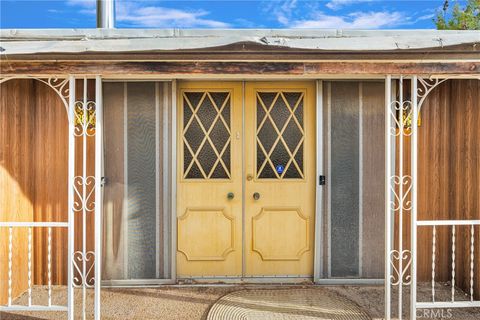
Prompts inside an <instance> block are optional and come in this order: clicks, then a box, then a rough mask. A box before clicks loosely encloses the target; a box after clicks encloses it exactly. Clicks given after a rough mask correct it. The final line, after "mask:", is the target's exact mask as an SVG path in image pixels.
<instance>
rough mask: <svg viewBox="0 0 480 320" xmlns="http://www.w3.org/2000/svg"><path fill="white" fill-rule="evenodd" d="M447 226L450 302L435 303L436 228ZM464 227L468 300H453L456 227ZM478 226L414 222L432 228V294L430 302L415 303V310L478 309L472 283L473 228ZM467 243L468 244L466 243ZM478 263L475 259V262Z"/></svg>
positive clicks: (476, 222) (457, 222) (469, 222)
mask: <svg viewBox="0 0 480 320" xmlns="http://www.w3.org/2000/svg"><path fill="white" fill-rule="evenodd" d="M439 226H447V227H451V260H452V265H451V268H452V271H451V285H452V288H451V300H450V301H436V298H435V293H436V291H435V276H436V274H435V272H436V254H437V249H436V246H437V227H439ZM459 226H464V227H466V228H468V230H469V231H468V232H469V235H470V237H469V239H470V241H469V245H470V246H469V252H470V261H469V265H470V273H469V275H467V276H469V277H470V281H469V285H470V286H469V290H468V291H469V292H467V294H469V296H470V297H469V300H455V283H456V279H455V277H456V261H455V260H456V250H457V248H456V246H457V243H456V239H457V227H459ZM476 226H480V220H420V221H417V222H416V227H417V228H418V227H431V228H432V231H433V232H432V280H431V286H432V288H431V292H432V296H431V298H432V301H431V302H423V301H415V308H416V309H424V308H469V307H470V308H472V307H480V300H475V299H474V281H475V272H474V271H475V267H477V268H478V267H479V266H476V265H475V227H476ZM467 243H468V242H467ZM478 261H480V260H479V259H478V258H477V262H478Z"/></svg>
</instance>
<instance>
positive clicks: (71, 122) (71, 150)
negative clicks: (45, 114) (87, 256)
mask: <svg viewBox="0 0 480 320" xmlns="http://www.w3.org/2000/svg"><path fill="white" fill-rule="evenodd" d="M68 90H69V97H68V117H67V118H68V258H67V290H68V291H67V294H68V302H67V305H68V319H69V320H73V318H74V295H73V294H74V292H73V252H74V241H75V215H74V207H73V201H74V179H75V77H74V76H73V75H70V76H69V86H68Z"/></svg>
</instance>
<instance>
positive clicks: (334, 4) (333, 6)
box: [325, 0, 376, 10]
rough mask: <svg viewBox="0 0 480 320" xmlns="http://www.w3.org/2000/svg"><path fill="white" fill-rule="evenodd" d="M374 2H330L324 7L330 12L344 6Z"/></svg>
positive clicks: (361, 0) (350, 0) (348, 0)
mask: <svg viewBox="0 0 480 320" xmlns="http://www.w3.org/2000/svg"><path fill="white" fill-rule="evenodd" d="M373 1H376V0H331V1H330V2H328V3H327V4H326V5H325V6H326V7H327V8H329V9H331V10H339V9H341V8H343V7H345V6H348V5H351V4H354V3H361V2H373Z"/></svg>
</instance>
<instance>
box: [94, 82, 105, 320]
mask: <svg viewBox="0 0 480 320" xmlns="http://www.w3.org/2000/svg"><path fill="white" fill-rule="evenodd" d="M95 100H96V101H95V117H96V119H95V320H100V287H101V281H102V275H101V270H102V268H101V265H102V216H103V210H102V209H103V197H102V191H103V190H102V175H103V172H102V171H103V97H102V78H101V77H100V76H96V77H95Z"/></svg>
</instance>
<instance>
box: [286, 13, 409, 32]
mask: <svg viewBox="0 0 480 320" xmlns="http://www.w3.org/2000/svg"><path fill="white" fill-rule="evenodd" d="M408 22H409V19H408V18H406V17H405V16H404V15H403V14H402V13H400V12H396V11H394V12H388V11H381V12H353V13H350V14H348V15H347V16H332V15H327V14H324V13H322V12H316V13H314V14H312V16H311V17H310V18H309V19H300V20H293V21H289V27H292V28H335V29H378V28H383V27H394V26H398V25H401V24H406V23H408Z"/></svg>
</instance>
